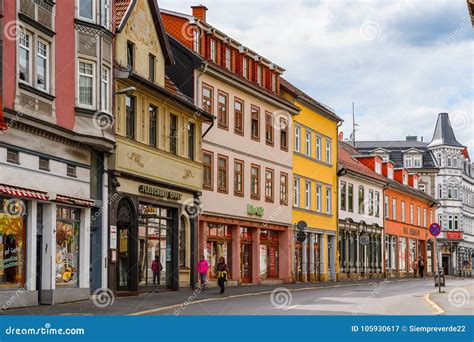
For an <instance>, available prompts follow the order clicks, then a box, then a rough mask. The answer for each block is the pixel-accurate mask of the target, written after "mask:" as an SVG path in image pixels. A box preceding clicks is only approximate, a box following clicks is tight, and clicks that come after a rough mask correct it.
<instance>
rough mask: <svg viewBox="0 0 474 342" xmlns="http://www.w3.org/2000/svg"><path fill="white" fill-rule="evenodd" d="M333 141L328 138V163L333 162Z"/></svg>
mask: <svg viewBox="0 0 474 342" xmlns="http://www.w3.org/2000/svg"><path fill="white" fill-rule="evenodd" d="M331 158H332V141H331V140H330V139H326V163H328V164H332V162H331Z"/></svg>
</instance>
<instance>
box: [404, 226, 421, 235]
mask: <svg viewBox="0 0 474 342" xmlns="http://www.w3.org/2000/svg"><path fill="white" fill-rule="evenodd" d="M403 233H404V234H409V235H413V236H420V230H419V229H417V228H410V227H403Z"/></svg>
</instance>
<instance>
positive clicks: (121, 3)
mask: <svg viewBox="0 0 474 342" xmlns="http://www.w3.org/2000/svg"><path fill="white" fill-rule="evenodd" d="M132 1H133V0H115V1H114V6H115V17H114V18H115V27H117V28H118V27H119V26H120V23H121V22H122V20H123V18H124V16H125V14H126V13H127V10H128V7H129V6H130V5H131V3H132Z"/></svg>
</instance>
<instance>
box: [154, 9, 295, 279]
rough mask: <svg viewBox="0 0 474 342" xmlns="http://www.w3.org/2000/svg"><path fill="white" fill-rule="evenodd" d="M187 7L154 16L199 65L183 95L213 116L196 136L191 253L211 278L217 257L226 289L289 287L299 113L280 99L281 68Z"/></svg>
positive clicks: (204, 16) (196, 11)
mask: <svg viewBox="0 0 474 342" xmlns="http://www.w3.org/2000/svg"><path fill="white" fill-rule="evenodd" d="M192 10H193V14H192V15H187V14H181V13H176V12H172V11H167V10H162V11H161V13H162V17H163V21H164V24H165V28H166V31H167V32H168V33H169V34H170V35H171V36H173V37H174V38H175V39H176V40H177V41H179V42H180V43H181V44H182V45H184V46H186V47H187V48H188V49H189V50H191V51H192V52H193V53H194V54H196V55H198V56H199V57H200V58H201V59H202V60H204V64H203V66H202V67H201V68H200V69H199V70H193V69H192V68H190V70H191V73H192V74H190V75H189V77H190V78H189V77H188V78H186V79H192V80H194V85H192V86H189V85H187V88H188V92H187V93H185V94H186V95H188V96H192V97H193V98H194V99H195V103H196V104H197V105H198V106H199V107H201V108H203V109H204V110H206V111H208V112H210V113H211V114H213V115H215V116H216V118H217V119H216V124H215V127H213V128H212V129H211V130H210V131H209V133H208V134H207V135H206V137H204V139H203V164H204V179H203V188H204V190H203V196H202V207H203V213H202V215H201V216H200V217H199V253H200V254H203V255H204V256H205V258H206V259H207V260H208V261H209V265H210V270H209V276H210V278H211V280H212V279H215V277H216V274H215V266H216V265H217V262H218V259H219V258H220V257H224V258H225V260H226V262H227V263H228V265H229V268H230V270H231V271H230V282H229V283H230V284H242V283H243V284H245V283H256V284H264V283H275V282H289V281H291V270H290V259H291V257H290V255H291V238H292V237H291V235H292V229H291V224H292V221H291V203H290V200H289V190H288V189H289V184H290V182H291V179H292V152H291V149H290V147H289V143H290V141H291V140H290V139H291V137H292V135H291V131H290V129H289V124H290V123H291V120H292V116H293V115H295V114H297V113H298V112H299V108H297V107H296V106H295V105H293V104H292V103H290V102H289V101H288V100H286V99H285V98H283V97H282V96H281V94H280V75H281V74H282V72H283V69H282V68H281V67H279V66H277V65H276V64H274V63H272V62H271V61H269V60H267V59H265V58H264V57H262V56H260V55H258V54H257V53H256V52H254V51H252V50H250V49H249V48H246V47H244V46H243V45H242V44H240V43H239V42H237V41H235V40H233V39H232V38H231V37H229V36H227V35H226V34H225V33H223V32H221V31H219V30H218V29H216V28H215V27H213V26H211V25H210V24H209V23H208V22H207V21H206V11H207V8H206V7H204V6H195V7H193V8H192ZM190 53H191V52H190ZM201 63H202V62H201ZM176 84H177V86H178V87H179V88H180V89H182V88H184V89H186V85H185V84H184V83H182V82H179V81H178V80H177V81H176ZM183 91H185V90H183Z"/></svg>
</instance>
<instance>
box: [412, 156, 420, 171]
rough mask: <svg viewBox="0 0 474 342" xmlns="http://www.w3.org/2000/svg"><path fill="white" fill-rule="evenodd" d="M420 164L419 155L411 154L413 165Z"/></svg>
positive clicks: (418, 166)
mask: <svg viewBox="0 0 474 342" xmlns="http://www.w3.org/2000/svg"><path fill="white" fill-rule="evenodd" d="M421 166H422V163H421V155H419V154H418V155H414V156H413V167H416V168H420V167H421Z"/></svg>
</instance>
